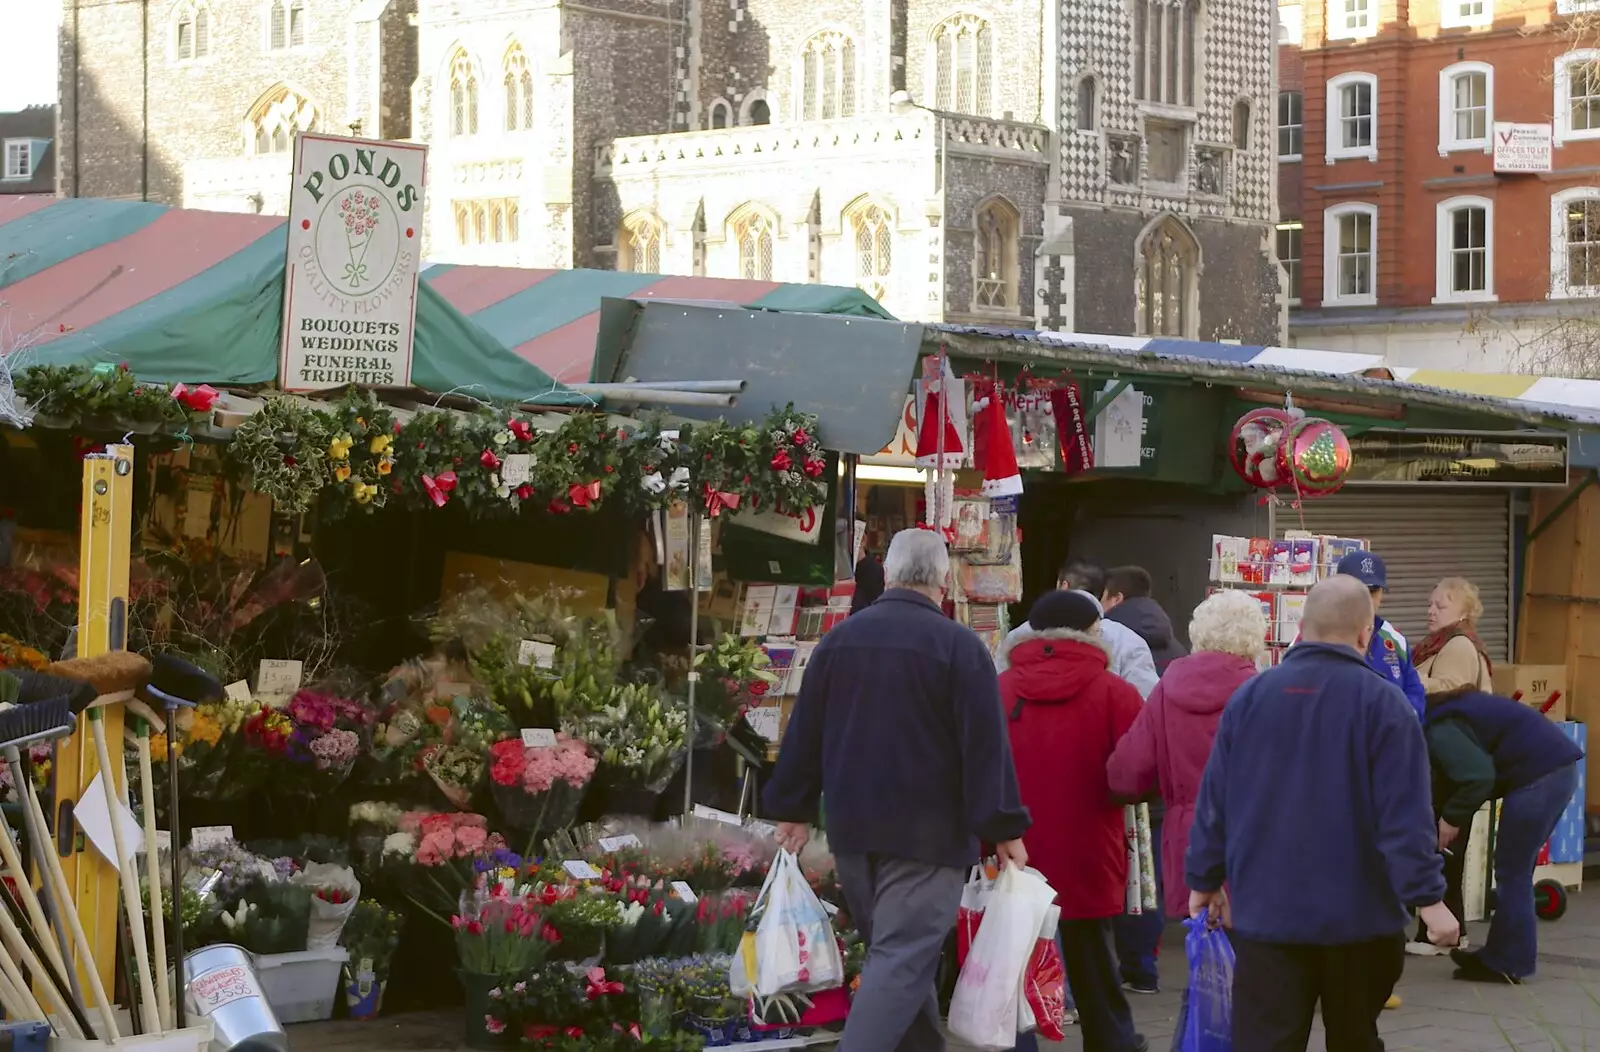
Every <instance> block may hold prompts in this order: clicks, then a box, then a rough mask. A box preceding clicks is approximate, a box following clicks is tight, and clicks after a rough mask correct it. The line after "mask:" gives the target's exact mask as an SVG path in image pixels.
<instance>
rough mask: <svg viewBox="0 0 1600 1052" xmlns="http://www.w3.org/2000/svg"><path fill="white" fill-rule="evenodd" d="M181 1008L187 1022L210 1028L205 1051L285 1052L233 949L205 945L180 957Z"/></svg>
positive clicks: (248, 968)
mask: <svg viewBox="0 0 1600 1052" xmlns="http://www.w3.org/2000/svg"><path fill="white" fill-rule="evenodd" d="M183 978H184V984H183V1003H184V1007H185V1009H186V1010H187V1011H188V1013H189V1015H190V1016H191V1017H198V1016H204V1017H205V1018H207V1019H210V1020H211V1023H212V1026H213V1027H214V1028H215V1030H214V1032H213V1034H212V1038H211V1052H289V1038H288V1035H286V1034H285V1033H284V1032H283V1027H282V1026H280V1025H279V1024H278V1017H277V1016H275V1015H273V1013H272V1006H271V1005H269V1004H267V999H266V997H265V995H263V994H262V992H261V981H260V980H259V979H257V978H256V969H255V963H254V961H253V960H252V959H251V957H250V954H249V952H248V951H247V950H245V949H243V948H242V947H239V946H231V945H221V946H206V947H204V948H202V949H198V950H196V951H194V952H193V953H191V954H189V956H188V957H186V958H184V961H183Z"/></svg>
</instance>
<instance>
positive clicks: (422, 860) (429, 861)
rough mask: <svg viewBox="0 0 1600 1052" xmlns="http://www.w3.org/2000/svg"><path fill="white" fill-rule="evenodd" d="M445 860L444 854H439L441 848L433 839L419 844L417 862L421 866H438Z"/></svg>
mask: <svg viewBox="0 0 1600 1052" xmlns="http://www.w3.org/2000/svg"><path fill="white" fill-rule="evenodd" d="M443 862H444V856H442V855H440V854H439V849H438V848H437V847H435V846H434V845H433V843H432V842H431V841H424V842H423V843H421V844H419V845H418V846H417V864H418V865H420V866H437V865H441V864H442V863H443Z"/></svg>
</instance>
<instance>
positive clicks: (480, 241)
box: [454, 197, 519, 246]
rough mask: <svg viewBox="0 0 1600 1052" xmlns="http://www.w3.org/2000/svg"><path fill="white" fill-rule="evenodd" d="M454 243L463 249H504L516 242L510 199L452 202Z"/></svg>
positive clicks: (514, 204) (514, 210) (513, 207)
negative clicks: (478, 247) (500, 246)
mask: <svg viewBox="0 0 1600 1052" xmlns="http://www.w3.org/2000/svg"><path fill="white" fill-rule="evenodd" d="M454 209H455V219H456V242H457V244H460V245H463V246H467V245H505V244H513V243H515V242H516V241H517V240H519V233H518V230H517V220H518V214H517V213H518V207H517V202H516V200H515V199H514V198H508V197H500V198H491V199H488V200H482V201H456V202H454Z"/></svg>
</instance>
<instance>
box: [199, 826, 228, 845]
mask: <svg viewBox="0 0 1600 1052" xmlns="http://www.w3.org/2000/svg"><path fill="white" fill-rule="evenodd" d="M232 840H233V827H232V826H196V827H195V828H194V829H191V830H190V831H189V846H190V847H191V848H204V847H214V846H216V845H217V844H227V843H230V842H231V841H232Z"/></svg>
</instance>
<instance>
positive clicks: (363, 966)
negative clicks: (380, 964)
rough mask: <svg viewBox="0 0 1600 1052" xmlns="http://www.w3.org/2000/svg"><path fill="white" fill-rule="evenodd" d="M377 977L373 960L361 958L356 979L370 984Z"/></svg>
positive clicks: (357, 966)
mask: <svg viewBox="0 0 1600 1052" xmlns="http://www.w3.org/2000/svg"><path fill="white" fill-rule="evenodd" d="M377 977H378V976H377V973H376V972H375V971H374V970H373V968H372V958H371V957H363V958H361V961H360V963H358V964H357V965H356V979H357V980H359V981H360V982H363V983H370V982H372V981H373V980H375V979H376V978H377Z"/></svg>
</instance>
